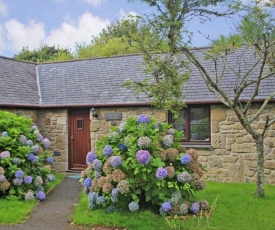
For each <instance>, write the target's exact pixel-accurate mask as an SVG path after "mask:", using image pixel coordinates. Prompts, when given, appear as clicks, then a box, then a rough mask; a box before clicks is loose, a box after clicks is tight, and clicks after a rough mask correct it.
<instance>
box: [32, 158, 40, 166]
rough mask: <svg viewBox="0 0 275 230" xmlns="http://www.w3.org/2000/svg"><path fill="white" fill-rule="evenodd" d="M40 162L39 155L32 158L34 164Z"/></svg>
mask: <svg viewBox="0 0 275 230" xmlns="http://www.w3.org/2000/svg"><path fill="white" fill-rule="evenodd" d="M38 162H39V157H38V156H34V157H33V159H32V163H33V164H37V163H38Z"/></svg>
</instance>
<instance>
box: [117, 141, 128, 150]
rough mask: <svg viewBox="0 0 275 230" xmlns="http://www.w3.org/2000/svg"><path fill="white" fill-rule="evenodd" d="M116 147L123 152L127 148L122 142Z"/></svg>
mask: <svg viewBox="0 0 275 230" xmlns="http://www.w3.org/2000/svg"><path fill="white" fill-rule="evenodd" d="M118 149H119V150H120V151H122V152H123V151H125V150H126V149H127V146H126V145H125V144H124V143H121V144H119V145H118Z"/></svg>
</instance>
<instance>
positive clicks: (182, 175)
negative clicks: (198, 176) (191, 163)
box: [177, 172, 192, 183]
mask: <svg viewBox="0 0 275 230" xmlns="http://www.w3.org/2000/svg"><path fill="white" fill-rule="evenodd" d="M191 179H192V176H191V175H190V174H189V173H188V172H182V173H180V174H178V175H177V180H178V182H182V183H186V182H189V181H191Z"/></svg>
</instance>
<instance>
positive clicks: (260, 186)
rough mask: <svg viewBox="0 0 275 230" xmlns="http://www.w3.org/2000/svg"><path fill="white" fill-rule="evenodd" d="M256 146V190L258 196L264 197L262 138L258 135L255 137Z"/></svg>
mask: <svg viewBox="0 0 275 230" xmlns="http://www.w3.org/2000/svg"><path fill="white" fill-rule="evenodd" d="M256 148H257V192H256V195H257V196H258V197H264V196H265V191H264V139H263V137H262V136H259V137H258V138H257V139H256Z"/></svg>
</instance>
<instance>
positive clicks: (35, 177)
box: [0, 111, 54, 200]
mask: <svg viewBox="0 0 275 230" xmlns="http://www.w3.org/2000/svg"><path fill="white" fill-rule="evenodd" d="M49 147H50V141H49V139H47V138H44V137H43V136H42V135H41V134H40V133H39V130H38V128H37V126H35V125H33V126H32V123H31V120H30V119H27V118H26V117H24V116H17V115H15V114H13V113H9V112H6V111H0V197H5V198H13V199H14V198H19V199H25V200H32V199H35V198H36V199H38V200H44V199H45V198H46V195H45V193H44V186H45V185H47V183H48V182H50V181H53V180H54V175H53V174H51V164H52V163H53V157H52V154H51V153H50V152H49V151H48V148H49Z"/></svg>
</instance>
